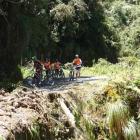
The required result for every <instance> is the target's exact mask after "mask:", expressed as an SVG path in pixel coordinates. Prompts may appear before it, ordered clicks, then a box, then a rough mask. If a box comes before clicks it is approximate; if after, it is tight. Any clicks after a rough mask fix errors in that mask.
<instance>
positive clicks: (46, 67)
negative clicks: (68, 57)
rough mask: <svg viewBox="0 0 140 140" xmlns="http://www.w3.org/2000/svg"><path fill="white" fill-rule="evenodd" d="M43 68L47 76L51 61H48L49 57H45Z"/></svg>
mask: <svg viewBox="0 0 140 140" xmlns="http://www.w3.org/2000/svg"><path fill="white" fill-rule="evenodd" d="M44 68H45V71H46V76H47V77H48V74H49V72H50V70H51V62H50V59H46V62H45V63H44Z"/></svg>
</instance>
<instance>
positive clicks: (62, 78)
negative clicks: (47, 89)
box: [59, 69, 65, 80]
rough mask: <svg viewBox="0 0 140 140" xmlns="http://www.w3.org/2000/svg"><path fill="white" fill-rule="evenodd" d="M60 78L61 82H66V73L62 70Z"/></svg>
mask: <svg viewBox="0 0 140 140" xmlns="http://www.w3.org/2000/svg"><path fill="white" fill-rule="evenodd" d="M59 78H60V79H61V80H65V73H64V71H63V70H62V69H60V71H59Z"/></svg>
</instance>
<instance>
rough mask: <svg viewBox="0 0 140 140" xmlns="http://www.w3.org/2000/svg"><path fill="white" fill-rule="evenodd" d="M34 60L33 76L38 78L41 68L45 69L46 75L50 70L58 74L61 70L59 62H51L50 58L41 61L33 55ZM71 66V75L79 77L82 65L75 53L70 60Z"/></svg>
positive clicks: (40, 75) (40, 74)
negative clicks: (71, 60)
mask: <svg viewBox="0 0 140 140" xmlns="http://www.w3.org/2000/svg"><path fill="white" fill-rule="evenodd" d="M33 62H34V69H35V75H34V78H40V79H41V77H42V72H43V69H45V72H46V76H48V74H49V73H50V71H52V70H53V71H54V72H55V75H58V74H59V72H60V70H61V63H60V62H59V61H58V60H56V61H55V62H54V63H51V61H50V59H48V58H47V59H46V61H45V62H41V61H40V60H37V59H36V58H35V57H34V58H33ZM72 67H73V70H74V72H73V77H76V79H77V78H78V77H80V70H81V67H82V60H81V59H80V57H79V55H78V54H76V55H75V58H74V60H73V62H72Z"/></svg>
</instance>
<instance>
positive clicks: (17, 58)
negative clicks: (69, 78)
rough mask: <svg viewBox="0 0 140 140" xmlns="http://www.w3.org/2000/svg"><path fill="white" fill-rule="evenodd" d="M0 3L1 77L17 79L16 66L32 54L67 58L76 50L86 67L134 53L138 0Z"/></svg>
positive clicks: (139, 18) (9, 0) (139, 32)
mask: <svg viewBox="0 0 140 140" xmlns="http://www.w3.org/2000/svg"><path fill="white" fill-rule="evenodd" d="M0 5H1V9H0V14H1V16H0V25H1V26H0V30H1V32H0V60H1V64H0V65H1V66H0V71H1V72H0V78H1V79H3V77H7V78H8V79H9V78H10V79H12V80H13V79H14V80H15V79H20V78H22V77H21V76H20V71H19V70H18V67H17V66H18V64H24V60H25V58H27V59H30V58H31V57H32V56H37V57H38V58H39V59H44V58H46V57H49V58H51V59H56V58H58V59H60V60H61V61H62V62H68V61H71V60H72V58H73V56H74V54H75V53H78V54H80V55H81V57H82V59H83V60H84V64H85V65H92V61H93V60H96V61H97V60H98V58H101V57H102V58H106V59H107V60H109V61H110V62H113V63H115V62H117V58H118V57H122V56H129V55H135V56H139V52H140V50H139V43H140V36H139V35H140V27H139V23H140V5H139V0H135V1H134V0H129V1H124V0H117V1H115V0H105V1H104V0H51V1H48V0H34V1H33V0H1V1H0ZM17 71H18V75H17ZM13 77H14V78H13ZM4 79H5V78H4Z"/></svg>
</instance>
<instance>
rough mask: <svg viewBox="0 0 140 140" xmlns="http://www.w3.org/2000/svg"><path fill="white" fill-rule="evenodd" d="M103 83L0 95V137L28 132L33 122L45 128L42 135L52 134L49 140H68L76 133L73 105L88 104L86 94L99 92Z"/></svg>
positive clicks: (26, 89)
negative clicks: (54, 139) (62, 139)
mask: <svg viewBox="0 0 140 140" xmlns="http://www.w3.org/2000/svg"><path fill="white" fill-rule="evenodd" d="M106 83H107V82H103V81H102V84H101V81H98V82H97V81H93V82H91V81H90V82H85V83H81V84H73V85H70V86H66V87H64V88H63V90H62V88H61V89H60V90H59V88H58V89H54V90H52V91H50V90H47V89H46V90H40V89H28V88H26V87H22V88H21V87H19V88H17V89H15V90H14V91H13V92H12V93H7V92H5V91H0V135H1V136H2V137H3V138H4V139H8V138H11V137H14V136H15V134H16V133H18V134H19V133H22V131H24V130H25V129H28V128H30V127H31V126H32V125H33V124H34V123H35V122H36V123H40V122H41V123H42V124H43V125H44V127H46V128H47V130H46V131H45V132H47V133H48V134H49V133H51V132H52V133H53V136H51V137H50V140H51V139H52V140H53V137H55V138H56V140H57V139H59V138H62V137H63V138H65V139H68V138H71V137H73V136H74V135H75V132H74V129H77V128H76V127H75V117H74V114H73V108H74V107H75V106H76V103H77V101H78V100H80V99H81V100H83V99H84V100H88V99H89V98H90V94H94V93H95V92H96V91H97V90H98V91H99V92H100V90H101V89H102V88H103V87H104V85H105V84H106ZM75 95H78V97H77V96H75ZM43 136H44V134H42V137H43ZM42 140H43V138H42Z"/></svg>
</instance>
